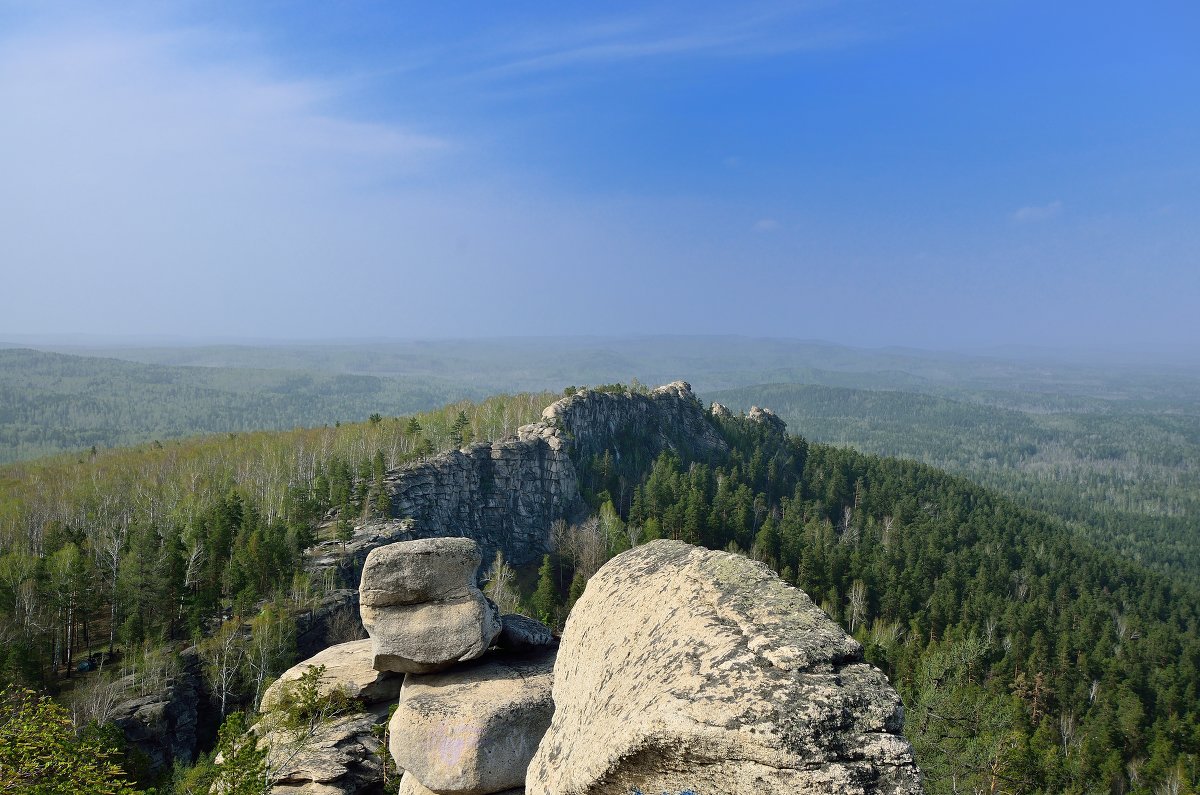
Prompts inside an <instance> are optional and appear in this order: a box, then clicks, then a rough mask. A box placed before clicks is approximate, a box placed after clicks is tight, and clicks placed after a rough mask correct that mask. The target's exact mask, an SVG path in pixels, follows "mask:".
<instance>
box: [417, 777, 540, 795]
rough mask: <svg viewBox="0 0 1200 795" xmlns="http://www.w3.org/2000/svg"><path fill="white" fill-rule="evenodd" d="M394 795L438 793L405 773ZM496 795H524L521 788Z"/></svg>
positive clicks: (434, 794)
mask: <svg viewBox="0 0 1200 795" xmlns="http://www.w3.org/2000/svg"><path fill="white" fill-rule="evenodd" d="M396 795H438V793H434V791H433V790H432V789H428V788H427V787H425V784H422V783H421V782H419V781H416V776H413V773H409V772H406V773H404V775H403V776H402V777H401V779H400V789H398V790H397V793H396ZM496 795H524V789H523V788H521V787H517V788H516V789H506V790H504V791H503V793H496Z"/></svg>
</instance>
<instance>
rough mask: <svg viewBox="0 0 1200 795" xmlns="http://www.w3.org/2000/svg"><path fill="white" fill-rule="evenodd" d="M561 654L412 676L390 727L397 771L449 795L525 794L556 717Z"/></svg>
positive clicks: (500, 657)
mask: <svg viewBox="0 0 1200 795" xmlns="http://www.w3.org/2000/svg"><path fill="white" fill-rule="evenodd" d="M555 653H556V652H555V650H554V649H544V650H542V651H539V652H533V653H528V654H494V655H491V656H489V657H488V658H486V659H485V660H480V661H478V662H475V663H472V664H467V665H462V666H458V667H456V668H454V669H452V670H448V671H443V672H442V673H437V674H427V675H424V676H418V675H409V676H407V677H405V679H404V688H403V690H401V691H400V704H399V706H398V707H397V708H396V713H395V715H393V716H392V722H391V744H390V748H391V752H392V757H393V758H394V759H395V760H396V765H397V766H398V767H400V768H401V769H403V770H404V771H406V773H411V774H412V776H414V777H415V778H416V779H417V781H419V782H420V783H421V784H422V785H423V786H425V787H427V788H429V789H431V790H433V791H434V792H437V793H441V794H442V795H487V793H493V792H501V791H503V790H507V789H512V788H514V787H517V788H519V787H521V786H523V785H524V783H525V771H526V769H527V768H528V766H529V760H530V758H531V757H532V756H533V753H534V750H535V749H536V748H537V746H538V742H539V741H540V740H541V739H542V735H543V733H545V731H546V727H547V726H549V725H550V716H551V715H552V714H553V712H554V702H553V701H552V700H551V694H550V689H551V684H552V679H553V668H554V657H555Z"/></svg>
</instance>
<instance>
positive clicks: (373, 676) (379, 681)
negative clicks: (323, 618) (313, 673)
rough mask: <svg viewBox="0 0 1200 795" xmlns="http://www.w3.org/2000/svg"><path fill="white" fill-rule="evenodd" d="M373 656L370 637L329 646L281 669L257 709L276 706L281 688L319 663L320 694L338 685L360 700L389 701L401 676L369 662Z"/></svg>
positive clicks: (373, 702)
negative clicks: (282, 670)
mask: <svg viewBox="0 0 1200 795" xmlns="http://www.w3.org/2000/svg"><path fill="white" fill-rule="evenodd" d="M373 659H374V652H373V650H372V642H371V640H370V638H367V639H365V640H354V641H350V642H349V643H339V644H338V645H337V646H330V647H329V648H328V649H325V650H324V651H322V652H319V653H317V654H316V655H314V656H312V657H310V658H309V659H307V660H305V661H304V662H302V663H299V664H298V665H294V666H292V667H291V668H289V669H287V670H286V671H284V672H283V674H281V675H280V677H279V678H278V679H276V680H275V682H274V683H273V684H272V685H271V686H270V687H268V688H267V691H266V692H265V693H263V697H262V701H261V703H260V704H259V711H260V712H269V711H270V710H272V709H275V708H276V707H277V706H278V705H279V703H280V701H281V700H282V698H283V695H284V691H285V690H286V689H287V688H288V687H290V686H291V685H290V684H289V683H292V682H296V681H298V680H299V679H300V677H302V676H303V675H304V674H305V673H307V672H308V671H309V670H310V669H312V668H316V667H318V666H323V667H324V669H325V670H324V671H323V672H322V674H321V678H320V680H319V681H318V682H317V693H318V694H319V695H322V696H327V695H329V694H330V693H332V692H333V691H334V690H335V689H337V690H341V691H342V692H343V693H344V694H345V695H346V696H347V697H349V698H352V699H355V700H357V701H360V702H362V703H363V704H375V703H378V702H381V701H392V700H393V699H395V698H397V697H398V696H399V695H400V685H401V684H403V682H404V677H403V676H401V675H399V674H394V673H390V672H386V671H377V670H376V669H375V668H374V666H372V664H371V663H372V661H373Z"/></svg>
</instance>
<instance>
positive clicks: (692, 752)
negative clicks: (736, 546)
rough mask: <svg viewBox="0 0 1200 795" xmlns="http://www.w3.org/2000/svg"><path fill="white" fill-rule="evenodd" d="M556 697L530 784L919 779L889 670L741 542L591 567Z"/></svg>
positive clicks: (565, 647) (559, 669)
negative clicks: (742, 549) (740, 547)
mask: <svg viewBox="0 0 1200 795" xmlns="http://www.w3.org/2000/svg"><path fill="white" fill-rule="evenodd" d="M554 702H555V713H554V719H553V722H552V723H551V725H550V729H549V731H548V732H547V733H546V736H545V738H544V739H543V740H542V743H541V746H540V747H539V748H538V752H537V754H536V755H535V757H534V758H533V760H532V762H531V764H530V767H529V772H528V778H527V781H526V791H527V792H528V793H529V794H530V795H583V793H588V794H589V795H593V794H595V795H598V794H599V793H612V795H627V794H628V793H629V792H630V791H632V790H635V789H637V790H640V791H642V792H647V793H651V792H653V793H658V792H680V791H685V790H691V791H694V792H697V793H702V794H703V795H707V794H708V793H722V794H723V795H726V794H727V795H762V793H796V792H801V793H818V792H821V793H825V792H828V793H848V794H851V795H853V794H854V793H861V794H863V795H865V794H866V793H889V794H891V795H916V794H917V793H920V792H921V776H920V772H919V771H918V770H917V766H916V763H915V762H914V760H913V755H912V749H911V748H910V746H909V744H908V743H907V742H906V741H905V740H904V738H903V736H902V734H901V730H902V723H903V711H902V708H901V705H900V699H899V697H898V696H897V695H896V692H895V691H894V690H893V689H892V688H891V686H890V685H889V684H888V681H887V678H886V677H885V676H884V675H883V674H882V673H881V672H880V671H878V670H877V669H875V668H873V667H872V666H870V665H868V664H866V663H864V662H863V656H862V648H861V647H860V645H859V644H858V643H857V642H856V641H855V640H854V639H853V638H851V637H849V636H847V635H846V633H845V632H843V631H842V629H841V628H840V627H838V625H837V624H835V623H834V622H833V621H832V620H830V619H829V618H828V617H827V616H826V615H825V613H823V612H822V611H821V610H820V609H819V608H817V607H816V606H815V605H813V603H812V602H811V601H810V600H809V598H808V597H807V596H806V595H805V594H804V593H803V592H802V591H799V590H797V589H795V588H792V587H789V586H788V585H786V584H785V583H784V582H783V581H781V580H780V579H779V578H778V577H777V576H776V575H775V574H773V573H772V572H771V571H770V570H768V569H767V568H766V567H765V566H763V565H761V564H759V563H755V562H752V561H750V560H748V559H747V558H744V557H742V556H740V555H732V554H728V553H723V552H712V551H709V550H704V549H700V548H697V547H692V546H689V545H687V544H683V543H680V542H675V541H655V542H653V543H650V544H646V545H645V546H641V547H637V548H635V549H633V550H630V551H628V552H625V553H623V554H621V555H618V556H617V557H616V558H614V559H613V560H611V561H610V562H609V563H608V564H606V565H605V566H604V567H602V568H601V569H600V571H599V572H597V574H596V575H595V576H594V577H593V578H592V580H591V581H590V582H589V583H588V586H587V589H586V591H585V592H584V595H583V597H582V598H581V599H580V600H579V601H578V603H577V604H576V605H575V608H574V609H573V610H572V612H571V616H570V618H569V619H568V621H567V625H566V628H565V630H564V632H563V637H562V641H561V646H560V649H559V653H558V661H557V665H556V668H555V672H554Z"/></svg>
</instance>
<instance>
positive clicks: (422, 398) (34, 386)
mask: <svg viewBox="0 0 1200 795" xmlns="http://www.w3.org/2000/svg"><path fill="white" fill-rule="evenodd" d="M476 394H478V392H477V390H476V389H472V388H466V387H463V386H461V385H459V384H457V383H450V382H449V381H447V380H446V379H439V378H436V377H423V378H420V379H413V378H407V379H401V378H387V377H380V376H373V375H353V374H348V373H316V372H312V373H307V372H295V371H288V370H268V369H258V370H251V369H232V368H216V367H168V366H163V365H147V364H136V363H133V362H125V361H119V360H116V359H103V358H92V357H81V356H67V355H63V354H56V353H44V352H40V351H31V350H23V349H10V350H6V349H0V463H5V462H10V461H18V460H29V459H32V458H37V457H41V456H47V455H54V454H57V453H60V452H64V451H72V450H73V451H79V450H90V448H92V447H93V446H95V447H100V448H103V447H119V446H123V445H134V444H140V443H143V442H148V441H152V440H154V439H159V440H161V441H166V440H167V439H177V438H181V437H185V436H194V435H197V434H204V433H218V432H228V431H235V432H243V431H252V430H270V429H289V428H296V427H311V426H319V425H322V424H326V423H329V424H332V423H334V422H336V421H338V420H351V419H355V418H362V417H365V416H367V415H368V414H370V413H371V412H374V411H381V412H384V413H387V414H393V415H394V414H401V413H409V412H413V411H423V410H429V409H431V408H433V407H435V406H440V405H444V404H446V403H448V402H451V401H453V400H455V399H457V398H460V397H472V396H475V395H476Z"/></svg>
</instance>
